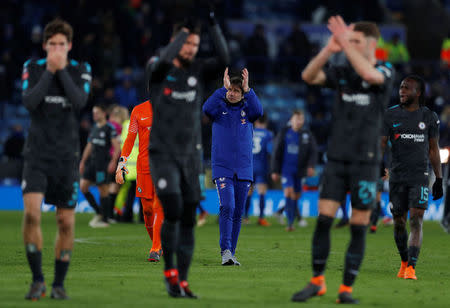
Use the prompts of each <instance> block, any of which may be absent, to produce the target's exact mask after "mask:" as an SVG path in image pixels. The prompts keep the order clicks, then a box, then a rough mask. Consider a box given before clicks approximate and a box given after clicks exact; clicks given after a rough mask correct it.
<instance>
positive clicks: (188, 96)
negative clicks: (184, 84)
mask: <svg viewBox="0 0 450 308" xmlns="http://www.w3.org/2000/svg"><path fill="white" fill-rule="evenodd" d="M196 96H197V91H196V90H191V91H185V92H178V91H172V97H173V98H174V99H184V100H186V101H187V102H188V103H192V102H193V101H194V100H195V97H196Z"/></svg>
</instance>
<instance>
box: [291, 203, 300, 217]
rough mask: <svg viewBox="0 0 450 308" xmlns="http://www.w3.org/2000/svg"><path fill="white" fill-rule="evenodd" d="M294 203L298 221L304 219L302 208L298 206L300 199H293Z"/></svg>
mask: <svg viewBox="0 0 450 308" xmlns="http://www.w3.org/2000/svg"><path fill="white" fill-rule="evenodd" d="M292 201H293V204H294V211H295V218H297V219H298V221H300V220H302V214H301V213H300V209H299V208H298V200H292Z"/></svg>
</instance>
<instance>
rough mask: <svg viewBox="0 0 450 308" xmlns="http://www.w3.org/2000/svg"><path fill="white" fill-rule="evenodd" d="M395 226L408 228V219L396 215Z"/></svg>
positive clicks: (402, 228)
mask: <svg viewBox="0 0 450 308" xmlns="http://www.w3.org/2000/svg"><path fill="white" fill-rule="evenodd" d="M394 228H395V229H396V230H399V231H400V230H404V229H405V228H406V220H405V219H404V218H403V217H395V216H394Z"/></svg>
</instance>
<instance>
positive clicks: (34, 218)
mask: <svg viewBox="0 0 450 308" xmlns="http://www.w3.org/2000/svg"><path fill="white" fill-rule="evenodd" d="M24 223H25V224H26V225H28V226H36V225H39V224H40V223H41V218H40V215H39V214H38V213H34V212H25V214H24Z"/></svg>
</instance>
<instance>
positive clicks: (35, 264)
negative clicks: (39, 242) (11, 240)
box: [25, 244, 44, 282]
mask: <svg viewBox="0 0 450 308" xmlns="http://www.w3.org/2000/svg"><path fill="white" fill-rule="evenodd" d="M25 251H26V254H27V260H28V264H29V265H30V269H31V273H32V274H33V282H36V281H39V282H43V281H44V275H43V274H42V252H41V251H40V250H37V247H36V245H35V244H26V245H25Z"/></svg>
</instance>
